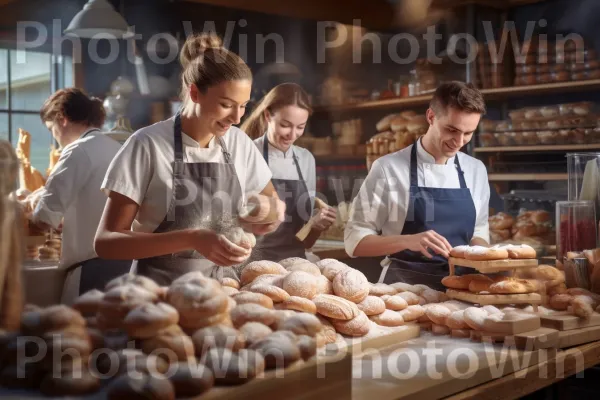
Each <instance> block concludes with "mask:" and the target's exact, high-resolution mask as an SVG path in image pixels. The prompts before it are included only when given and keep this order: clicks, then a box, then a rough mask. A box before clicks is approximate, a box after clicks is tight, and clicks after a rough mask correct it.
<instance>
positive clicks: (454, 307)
mask: <svg viewBox="0 0 600 400" xmlns="http://www.w3.org/2000/svg"><path fill="white" fill-rule="evenodd" d="M442 304H443V305H444V306H446V307H448V309H449V310H450V311H452V312H454V311H459V310H466V309H467V308H469V307H472V304H470V303H465V302H464V301H459V300H448V301H445V302H443V303H442Z"/></svg>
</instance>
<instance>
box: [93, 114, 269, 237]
mask: <svg viewBox="0 0 600 400" xmlns="http://www.w3.org/2000/svg"><path fill="white" fill-rule="evenodd" d="M174 122H175V117H171V118H169V119H167V120H165V121H161V122H157V123H155V124H153V125H150V126H147V127H145V128H142V129H140V130H138V131H137V132H135V133H134V134H133V135H132V136H130V137H129V139H127V141H126V142H125V144H123V147H122V148H121V150H120V151H119V153H117V155H116V156H115V158H114V159H113V161H112V163H111V165H110V167H109V169H108V172H107V173H106V177H105V179H104V182H103V183H102V189H103V190H104V191H105V192H106V193H108V192H110V191H114V192H117V193H119V194H122V195H123V196H126V197H128V198H130V199H131V200H133V201H135V202H136V203H137V204H138V205H139V206H140V207H139V210H138V213H137V215H136V217H135V219H134V221H133V224H132V226H131V229H132V230H133V231H135V232H154V230H155V229H156V228H157V227H158V226H159V225H160V223H161V222H162V221H163V219H164V217H165V216H166V214H167V210H168V206H169V204H170V203H171V199H172V193H173V186H172V183H173V160H174V157H175V155H174V135H173V125H174ZM181 136H182V144H183V146H182V147H183V161H184V162H186V163H199V162H212V163H225V157H224V156H223V151H222V148H221V146H220V145H219V144H218V141H217V140H215V138H213V139H212V140H211V141H210V142H209V144H208V147H207V148H201V147H200V145H199V144H198V142H196V141H195V140H194V139H192V138H191V137H189V136H188V135H186V134H185V133H183V132H182V134H181ZM222 139H223V141H224V142H225V146H226V147H227V151H228V152H229V153H230V155H231V162H232V163H233V164H234V166H235V171H236V174H237V177H238V180H239V183H240V186H241V188H242V194H244V195H245V196H248V195H250V194H253V193H260V192H261V191H262V190H263V189H264V188H265V186H266V185H267V184H268V183H269V182H270V180H271V171H270V170H269V167H268V166H267V164H266V162H265V160H264V159H263V157H262V155H261V154H260V152H259V151H258V150H257V148H256V146H255V145H254V143H253V142H252V139H250V138H249V137H248V135H247V134H246V133H244V132H243V131H241V130H240V129H238V128H236V127H233V126H232V127H231V128H229V130H228V131H227V132H226V133H225V135H224V136H223V137H222Z"/></svg>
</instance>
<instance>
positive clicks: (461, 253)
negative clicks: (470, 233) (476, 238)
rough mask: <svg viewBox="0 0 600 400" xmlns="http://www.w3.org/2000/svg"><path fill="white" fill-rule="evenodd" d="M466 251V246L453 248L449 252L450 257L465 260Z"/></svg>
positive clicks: (467, 247)
mask: <svg viewBox="0 0 600 400" xmlns="http://www.w3.org/2000/svg"><path fill="white" fill-rule="evenodd" d="M468 249H469V246H466V245H461V246H455V247H453V248H452V249H451V250H450V257H454V258H465V257H466V254H467V250H468Z"/></svg>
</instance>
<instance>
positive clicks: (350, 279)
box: [333, 268, 370, 303]
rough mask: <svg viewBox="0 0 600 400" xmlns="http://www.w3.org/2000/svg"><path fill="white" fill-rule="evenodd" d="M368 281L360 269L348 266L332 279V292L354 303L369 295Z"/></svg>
mask: <svg viewBox="0 0 600 400" xmlns="http://www.w3.org/2000/svg"><path fill="white" fill-rule="evenodd" d="M369 288H370V286H369V281H368V280H367V277H366V276H365V275H364V274H363V273H362V272H360V271H358V270H355V269H352V268H348V269H346V270H344V271H341V272H340V273H338V274H337V275H336V276H335V278H334V279H333V292H334V293H335V294H336V295H338V296H340V297H342V298H344V299H346V300H350V301H352V302H354V303H360V302H361V301H363V300H364V299H365V298H366V297H367V296H368V295H369Z"/></svg>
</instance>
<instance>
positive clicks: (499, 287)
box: [489, 279, 535, 294]
mask: <svg viewBox="0 0 600 400" xmlns="http://www.w3.org/2000/svg"><path fill="white" fill-rule="evenodd" d="M534 291H535V284H534V283H532V282H531V281H528V280H526V279H507V280H503V281H500V282H495V283H493V284H491V285H490V287H489V292H490V293H494V294H525V293H531V292H534Z"/></svg>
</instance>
